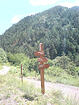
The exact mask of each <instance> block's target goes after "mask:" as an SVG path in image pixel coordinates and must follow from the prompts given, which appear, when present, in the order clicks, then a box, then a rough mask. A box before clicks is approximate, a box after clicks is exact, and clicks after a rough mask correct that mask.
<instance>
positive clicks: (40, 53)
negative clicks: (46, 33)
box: [34, 43, 49, 94]
mask: <svg viewBox="0 0 79 105" xmlns="http://www.w3.org/2000/svg"><path fill="white" fill-rule="evenodd" d="M43 48H44V46H43V44H42V43H40V46H39V51H38V52H35V53H34V55H35V56H38V57H40V58H38V62H40V64H39V70H40V77H41V92H42V94H45V85H44V69H45V68H48V67H49V64H45V63H46V62H47V61H48V60H47V58H45V57H44V56H45V54H44V50H43Z"/></svg>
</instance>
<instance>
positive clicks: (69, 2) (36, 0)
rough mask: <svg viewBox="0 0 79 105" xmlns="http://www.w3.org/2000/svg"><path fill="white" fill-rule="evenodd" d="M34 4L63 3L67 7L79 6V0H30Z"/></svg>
mask: <svg viewBox="0 0 79 105" xmlns="http://www.w3.org/2000/svg"><path fill="white" fill-rule="evenodd" d="M29 2H30V4H31V5H33V6H45V5H51V4H54V5H61V6H65V7H69V8H70V7H73V6H79V0H29Z"/></svg>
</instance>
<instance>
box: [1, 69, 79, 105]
mask: <svg viewBox="0 0 79 105" xmlns="http://www.w3.org/2000/svg"><path fill="white" fill-rule="evenodd" d="M16 70H18V68H17V69H15V68H13V69H12V72H9V73H8V74H7V75H6V76H0V77H1V79H0V104H1V105H3V104H4V105H6V104H8V103H10V104H11V105H17V104H18V105H48V104H49V103H50V105H79V103H78V102H76V101H75V100H74V101H73V100H69V99H65V98H64V97H63V96H62V94H61V93H60V92H59V91H55V90H51V91H46V94H45V95H44V96H43V95H42V94H41V93H40V89H36V88H35V87H34V86H33V85H32V84H29V83H28V81H26V80H24V81H23V84H22V83H21V80H20V78H19V77H20V74H19V73H20V72H19V73H17V72H16Z"/></svg>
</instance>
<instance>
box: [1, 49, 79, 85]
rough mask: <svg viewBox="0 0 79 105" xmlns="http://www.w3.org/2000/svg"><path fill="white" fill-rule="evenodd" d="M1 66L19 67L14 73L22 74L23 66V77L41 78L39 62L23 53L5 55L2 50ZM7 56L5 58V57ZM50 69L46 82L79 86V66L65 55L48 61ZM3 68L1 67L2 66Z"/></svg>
mask: <svg viewBox="0 0 79 105" xmlns="http://www.w3.org/2000/svg"><path fill="white" fill-rule="evenodd" d="M1 51H2V54H1V55H0V58H1V59H0V62H1V63H0V64H1V65H3V64H10V65H13V66H15V67H17V70H15V72H14V73H16V72H18V73H20V68H21V64H22V66H23V76H25V77H28V76H30V77H35V78H37V79H39V78H40V75H39V74H40V71H39V70H38V62H37V59H36V58H33V59H30V58H29V57H27V56H26V55H25V54H23V53H17V54H12V53H5V51H4V50H1ZM4 55H5V57H4ZM48 63H49V64H50V67H49V68H48V69H47V70H45V80H46V81H51V82H58V83H64V84H70V85H74V86H79V66H76V64H75V63H74V62H73V61H72V60H71V59H70V58H69V57H68V56H65V54H63V56H61V57H56V58H55V59H53V60H50V59H48ZM0 68H1V66H0ZM11 72H12V71H11Z"/></svg>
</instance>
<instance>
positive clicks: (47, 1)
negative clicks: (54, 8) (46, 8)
mask: <svg viewBox="0 0 79 105" xmlns="http://www.w3.org/2000/svg"><path fill="white" fill-rule="evenodd" d="M29 1H30V3H31V5H33V6H40V5H42V6H43V5H51V4H55V3H56V2H58V1H59V0H29Z"/></svg>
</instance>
